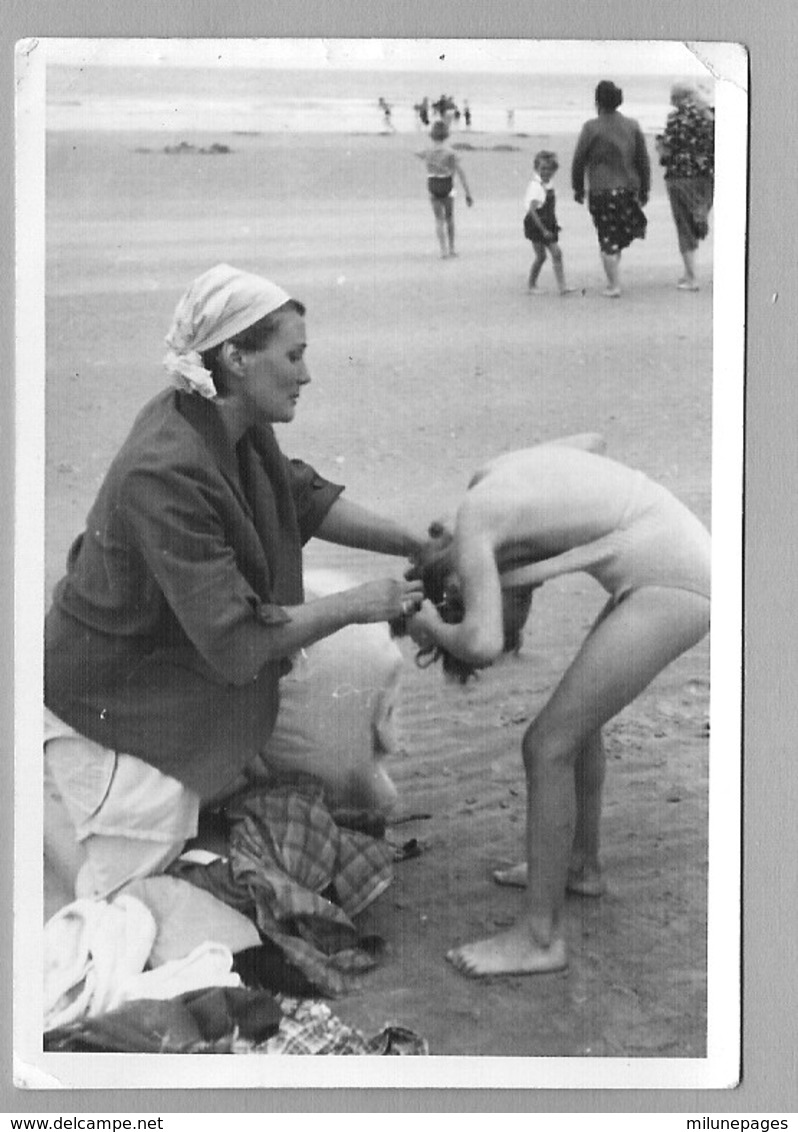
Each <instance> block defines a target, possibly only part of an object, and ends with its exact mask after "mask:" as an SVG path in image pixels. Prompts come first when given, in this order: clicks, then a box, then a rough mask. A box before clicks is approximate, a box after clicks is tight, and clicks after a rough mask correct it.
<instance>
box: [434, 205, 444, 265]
mask: <svg viewBox="0 0 798 1132" xmlns="http://www.w3.org/2000/svg"><path fill="white" fill-rule="evenodd" d="M432 211H433V212H434V214H435V235H436V236H437V237H438V246H439V247H440V249H441V258H445V256H446V216H445V213H444V207H443V201H440V202H439V201H436V200H433V202H432Z"/></svg>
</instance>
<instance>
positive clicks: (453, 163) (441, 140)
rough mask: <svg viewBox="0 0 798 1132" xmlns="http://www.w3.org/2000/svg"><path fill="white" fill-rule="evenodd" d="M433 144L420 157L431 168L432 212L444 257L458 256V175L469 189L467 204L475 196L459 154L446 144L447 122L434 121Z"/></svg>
mask: <svg viewBox="0 0 798 1132" xmlns="http://www.w3.org/2000/svg"><path fill="white" fill-rule="evenodd" d="M430 137H431V139H432V143H433V144H432V145H431V146H430V147H429V148H428V149H425V150H422V152H421V153H417V154H416V157H420V158H421V160H422V161H423V162H424V164H425V165H426V167H427V191H428V193H429V199H430V204H431V205H432V212H433V215H434V217H435V234H436V236H437V238H438V245H439V247H440V250H441V258H442V259H448V258H449V257H451V256H456V255H457V252H456V251H455V250H454V192H453V190H454V177H455V174H457V176H458V177H459V178H460V184H461V185H462V186H463V191H464V192H465V200H466V204H467V205H468V207H469V208H471V206H472V204H473V203H474V198H473V197H472V196H471V192H470V190H469V188H468V182H467V181H466V178H465V173H464V172H463V170H462V167H461V165H460V162H459V161H458V159H457V154H456V153H455V151H454V150H453V149H452V148H451V146H448V145H447V144H446V139H447V138H448V137H449V127H448V126H447V125H446V123H445V122H443V121H438V122H433V123H432V129H431V130H430Z"/></svg>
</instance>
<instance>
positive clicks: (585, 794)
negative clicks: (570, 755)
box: [493, 731, 606, 896]
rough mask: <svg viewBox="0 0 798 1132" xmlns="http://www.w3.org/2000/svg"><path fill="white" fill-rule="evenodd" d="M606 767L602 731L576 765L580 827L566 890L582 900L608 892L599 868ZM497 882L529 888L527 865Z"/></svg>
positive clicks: (500, 873) (497, 876) (502, 873)
mask: <svg viewBox="0 0 798 1132" xmlns="http://www.w3.org/2000/svg"><path fill="white" fill-rule="evenodd" d="M605 767H606V756H605V753H604V742H603V740H602V737H601V732H600V731H599V732H597V733H596V734H595V735H591V736H590V737H589V738H588V740H587V742H586V743H585V745H584V746H583V747H582V749H581V751H580V752H579V754H578V755H577V757H576V763H575V764H574V785H575V788H576V826H575V829H574V840H573V844H572V845H571V857H570V860H569V862H568V880H567V884H566V887H567V890H568V892H575V893H577V894H578V895H579V896H602V895H603V893H604V890H605V885H604V878H603V877H602V875H601V865H600V864H599V834H600V827H601V792H602V787H603V785H604V772H605ZM493 879H494V880H495V881H496V883H497V884H502V885H510V886H512V887H515V888H526V884H527V866H526V861H522V862H521V863H520V864H518V865H513V866H512V868H509V869H497V870H496V872H494V874H493Z"/></svg>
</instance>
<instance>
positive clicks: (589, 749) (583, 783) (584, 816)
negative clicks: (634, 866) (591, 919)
mask: <svg viewBox="0 0 798 1132" xmlns="http://www.w3.org/2000/svg"><path fill="white" fill-rule="evenodd" d="M606 766H607V758H606V755H605V753H604V740H603V739H602V737H601V732H600V731H597V732H596V733H595V734H594V735H591V736H590V738H589V739H588V741H587V742H586V743H585V744H584V746H583V747H582V749H581V751H580V752H579V754H578V755H577V758H576V764H575V766H574V782H575V785H576V828H575V830H574V840H573V844H572V845H571V858H570V861H569V862H568V885H567V887H568V891H569V892H576V893H578V894H579V895H580V896H601V895H602V894H603V892H604V878H603V876H602V875H601V865H600V863H599V839H600V834H601V795H602V789H603V787H604V774H605V770H606Z"/></svg>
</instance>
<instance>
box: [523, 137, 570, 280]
mask: <svg viewBox="0 0 798 1132" xmlns="http://www.w3.org/2000/svg"><path fill="white" fill-rule="evenodd" d="M558 168H559V165H558V164H557V155H556V154H555V153H552V152H551V151H550V150H548V149H542V150H541V151H540V152H539V153H537V154H535V162H534V173H533V176H532V180H531V181H530V182H529V185H528V187H527V190H526V195H525V197H524V207H525V209H526V214H525V216H524V235H525V236H526V238H527V239H528V240H530V241H531V242H532V247H533V248H534V249H535V258H534V260H533V261H532V267H531V268H530V270H529V281H528V289H529V294H530V295H539V294H540V291H538V287H537V282H538V276H539V275H540V271H541V268H542V267H543V264H544V263H545V262H546V254H547V252H548V254H549V255H550V256H551V263H552V267H553V268H554V277H555V279H556V280H557V287H558V288H559V291H560V294H561V295H570V294H572V292H573V288H572V287H566V285H565V267H564V266H563V258H562V252H561V251H560V245H559V243H558V234H559V231H560V226H559V224H558V223H557V216H556V213H555V197H554V189H552V188H551V187H550V184H549V183H550V181H551V179H552V177H553V176H554V174H555V173H556V172H557V169H558Z"/></svg>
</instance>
